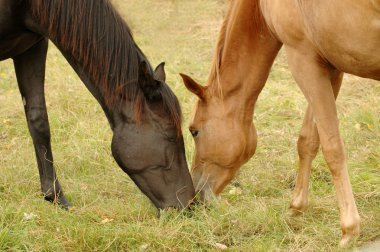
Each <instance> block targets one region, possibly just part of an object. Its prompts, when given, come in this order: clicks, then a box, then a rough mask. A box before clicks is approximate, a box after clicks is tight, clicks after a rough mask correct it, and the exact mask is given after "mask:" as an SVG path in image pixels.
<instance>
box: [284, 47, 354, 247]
mask: <svg viewBox="0 0 380 252" xmlns="http://www.w3.org/2000/svg"><path fill="white" fill-rule="evenodd" d="M312 48H313V46H311V45H310V46H308V45H305V44H302V47H301V46H300V48H299V49H298V48H297V49H298V50H297V49H294V48H290V47H286V53H287V56H288V61H289V68H290V69H291V71H292V74H293V76H294V78H295V79H296V81H297V83H298V85H299V86H300V88H301V90H302V92H303V93H304V95H305V97H306V98H307V100H308V103H309V105H310V108H311V110H312V113H313V116H314V117H313V120H314V121H315V123H316V127H317V129H318V135H319V139H320V142H321V145H322V151H323V154H324V157H325V160H326V162H327V165H328V166H329V169H330V171H331V174H332V178H333V182H334V186H335V190H336V194H337V198H338V205H339V208H340V221H341V227H342V232H343V238H342V240H341V242H340V245H341V246H344V245H346V244H347V243H348V242H349V241H350V240H351V239H352V238H353V237H354V236H356V235H358V234H359V231H360V217H359V213H358V210H357V207H356V203H355V199H354V195H353V193H352V188H351V184H350V180H349V175H348V170H347V161H346V153H345V150H344V144H343V140H342V138H341V136H340V133H339V125H338V124H339V122H338V117H337V111H336V104H335V96H334V91H333V88H332V84H331V75H330V67H329V66H328V64H324V61H323V59H321V58H320V57H319V56H318V54H317V53H315V52H314V51H313V49H312Z"/></svg>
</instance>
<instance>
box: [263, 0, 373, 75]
mask: <svg viewBox="0 0 380 252" xmlns="http://www.w3.org/2000/svg"><path fill="white" fill-rule="evenodd" d="M261 7H262V11H263V14H264V18H265V20H266V22H267V24H268V26H269V28H270V29H271V30H272V32H273V34H274V35H275V36H277V38H278V39H279V40H280V41H281V42H282V43H283V44H284V45H285V46H288V47H291V48H297V49H299V50H303V52H302V53H304V54H308V53H309V52H312V53H316V54H319V55H320V56H321V57H322V58H323V59H325V60H326V61H328V62H329V63H330V64H331V65H333V66H334V67H336V68H337V69H339V70H341V71H343V72H347V73H351V74H354V75H357V76H361V77H366V78H372V79H380V0H366V1H364V0H344V1H343V0H340V1H331V0H318V1H308V0H261Z"/></svg>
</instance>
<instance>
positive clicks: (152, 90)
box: [139, 61, 160, 99]
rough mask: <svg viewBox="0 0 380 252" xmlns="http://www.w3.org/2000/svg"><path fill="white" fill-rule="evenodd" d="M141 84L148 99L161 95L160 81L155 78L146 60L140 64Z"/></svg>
mask: <svg viewBox="0 0 380 252" xmlns="http://www.w3.org/2000/svg"><path fill="white" fill-rule="evenodd" d="M139 85H140V88H141V90H142V91H143V93H144V95H145V97H147V98H148V99H153V98H155V97H157V96H158V95H159V93H158V88H159V87H160V82H159V81H156V80H155V79H154V78H153V76H152V74H151V72H150V71H149V66H148V64H147V62H145V61H142V62H141V63H140V65H139Z"/></svg>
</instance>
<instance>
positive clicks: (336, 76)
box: [290, 70, 343, 215]
mask: <svg viewBox="0 0 380 252" xmlns="http://www.w3.org/2000/svg"><path fill="white" fill-rule="evenodd" d="M330 76H331V85H332V88H333V92H334V96H335V99H336V97H337V96H338V93H339V90H340V87H341V84H342V79H343V73H342V72H340V71H338V70H331V71H330ZM297 147H298V156H299V171H298V175H297V179H296V185H295V188H294V192H293V198H292V201H291V203H290V209H291V210H292V214H293V215H297V214H299V213H302V212H304V211H305V209H306V208H307V205H308V189H309V178H310V171H311V163H312V161H313V160H314V158H315V157H316V155H317V153H318V149H319V136H318V131H317V126H316V124H315V122H314V120H313V112H312V110H311V107H310V105H309V106H308V107H307V110H306V114H305V118H304V121H303V125H302V128H301V132H300V135H299V137H298V142H297Z"/></svg>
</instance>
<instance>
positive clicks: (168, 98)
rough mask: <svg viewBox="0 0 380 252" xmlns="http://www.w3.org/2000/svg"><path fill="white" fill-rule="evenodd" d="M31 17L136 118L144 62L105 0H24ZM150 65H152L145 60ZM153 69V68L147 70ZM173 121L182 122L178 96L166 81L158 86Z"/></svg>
mask: <svg viewBox="0 0 380 252" xmlns="http://www.w3.org/2000/svg"><path fill="white" fill-rule="evenodd" d="M28 2H29V8H30V10H31V13H32V15H33V18H34V19H35V20H36V21H37V22H38V23H39V24H40V25H41V26H43V27H44V28H46V29H47V33H48V36H49V38H50V39H51V40H52V41H54V42H55V43H56V44H59V45H60V47H61V49H62V50H64V51H66V52H70V53H71V55H72V56H73V57H74V59H75V60H76V61H77V62H79V63H80V64H81V65H82V67H83V70H84V71H85V73H86V74H88V75H89V77H90V78H92V81H94V83H95V85H97V87H98V88H99V90H100V92H101V94H102V95H103V99H104V101H105V103H106V105H107V106H108V107H115V106H117V105H120V103H121V102H122V100H123V99H128V100H129V101H132V102H133V104H134V111H135V115H136V117H137V118H141V117H142V114H143V113H144V108H145V106H146V105H145V104H146V97H145V95H144V93H143V92H142V90H141V88H139V85H138V76H139V65H140V63H141V62H142V61H145V62H147V63H148V60H147V59H146V57H145V55H144V54H143V53H142V51H141V50H140V49H139V47H138V46H137V45H136V43H135V42H134V40H133V37H132V33H131V30H130V29H129V27H128V25H127V23H126V22H125V21H124V20H123V19H122V18H121V16H120V15H119V13H118V12H117V11H116V10H115V8H114V7H113V6H112V4H111V3H110V1H109V0H28ZM148 65H149V68H150V70H151V67H150V64H149V63H148ZM151 71H152V70H151ZM157 91H158V92H159V93H160V95H161V98H162V101H163V105H164V107H165V109H166V110H167V111H168V112H169V113H170V118H171V121H172V122H173V123H174V125H176V127H177V129H178V130H180V127H181V111H180V106H179V103H178V100H177V98H176V96H175V95H174V94H173V92H172V91H171V90H170V88H169V87H168V86H167V85H166V84H162V85H160V86H159V90H157Z"/></svg>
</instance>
